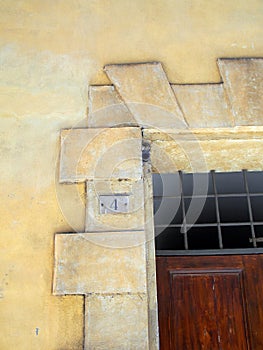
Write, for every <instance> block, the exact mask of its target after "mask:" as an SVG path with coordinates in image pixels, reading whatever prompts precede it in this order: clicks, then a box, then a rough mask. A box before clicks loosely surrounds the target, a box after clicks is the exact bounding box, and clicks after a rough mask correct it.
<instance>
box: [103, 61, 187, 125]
mask: <svg viewBox="0 0 263 350" xmlns="http://www.w3.org/2000/svg"><path fill="white" fill-rule="evenodd" d="M105 71H106V73H107V75H108V77H109V78H110V80H111V81H112V83H113V84H114V85H115V87H116V89H117V91H118V92H119V94H120V96H121V97H122V99H123V101H124V102H125V104H126V106H127V107H128V108H129V110H130V112H131V113H132V115H133V116H134V118H135V120H136V122H137V123H138V124H139V125H141V126H145V127H149V126H150V127H156V128H165V127H172V128H176V129H182V128H186V123H185V120H184V117H183V114H182V111H181V110H180V108H179V106H178V103H177V101H176V98H175V96H174V93H173V90H172V88H171V86H170V84H169V82H168V80H167V77H166V74H165V72H164V70H163V68H162V65H161V63H158V62H153V63H141V64H121V65H118V64H116V65H107V66H106V67H105Z"/></svg>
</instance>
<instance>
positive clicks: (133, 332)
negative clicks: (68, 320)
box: [85, 294, 149, 350]
mask: <svg viewBox="0 0 263 350" xmlns="http://www.w3.org/2000/svg"><path fill="white" fill-rule="evenodd" d="M85 299H86V307H85V318H86V324H87V328H86V331H85V349H87V350H88V349H89V350H148V349H149V344H148V315H147V296H146V294H126V295H116V294H115V295H114V294H113V295H88V296H86V298H85Z"/></svg>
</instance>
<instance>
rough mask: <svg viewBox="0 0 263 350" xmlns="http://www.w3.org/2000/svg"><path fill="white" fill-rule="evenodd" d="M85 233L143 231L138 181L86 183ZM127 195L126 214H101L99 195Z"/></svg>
mask: <svg viewBox="0 0 263 350" xmlns="http://www.w3.org/2000/svg"><path fill="white" fill-rule="evenodd" d="M86 190H87V202H86V203H87V205H86V224H85V231H86V232H94V231H104V232H106V231H117V230H126V231H129V230H144V192H143V180H140V181H130V180H123V181H118V180H117V181H116V180H113V181H87V185H86ZM116 194H120V195H128V198H129V206H128V208H129V210H128V212H127V213H116V214H101V213H100V200H99V199H100V195H116Z"/></svg>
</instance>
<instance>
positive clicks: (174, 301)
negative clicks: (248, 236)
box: [157, 255, 263, 350]
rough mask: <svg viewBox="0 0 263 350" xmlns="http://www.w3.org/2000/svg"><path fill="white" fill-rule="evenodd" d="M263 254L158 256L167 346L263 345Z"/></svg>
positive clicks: (182, 349) (213, 349) (190, 349)
mask: <svg viewBox="0 0 263 350" xmlns="http://www.w3.org/2000/svg"><path fill="white" fill-rule="evenodd" d="M261 281H263V257H262V255H243V256H209V257H207V256H201V257H200V256H199V257H197V256H188V257H157V286H158V304H159V326H160V342H161V350H199V349H207V350H217V349H218V350H219V349H221V350H228V349H229V350H230V349H231V350H246V349H250V350H251V349H263V333H262V332H263V314H262V308H261V305H262V303H263V283H261Z"/></svg>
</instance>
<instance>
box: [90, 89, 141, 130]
mask: <svg viewBox="0 0 263 350" xmlns="http://www.w3.org/2000/svg"><path fill="white" fill-rule="evenodd" d="M125 125H135V126H136V125H137V123H136V120H135V119H134V117H133V116H132V114H131V113H130V111H129V110H128V108H127V107H126V105H125V104H124V102H123V101H122V99H121V98H120V96H119V94H118V93H117V91H116V90H115V88H114V86H112V85H104V86H90V87H89V114H88V127H90V128H94V127H95V128H106V127H112V126H119V127H120V126H125Z"/></svg>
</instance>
